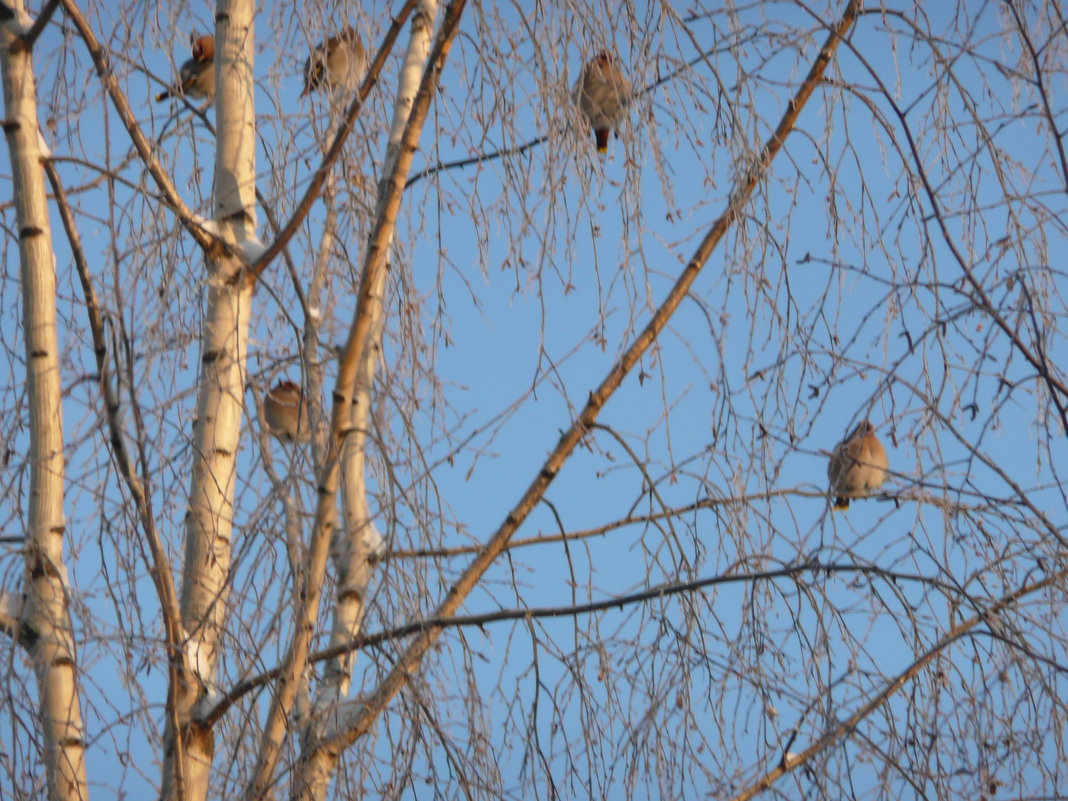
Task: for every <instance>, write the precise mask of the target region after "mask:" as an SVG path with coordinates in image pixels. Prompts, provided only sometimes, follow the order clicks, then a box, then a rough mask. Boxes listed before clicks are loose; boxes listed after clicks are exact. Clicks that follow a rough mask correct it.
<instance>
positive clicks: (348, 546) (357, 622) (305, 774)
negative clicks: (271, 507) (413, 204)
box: [293, 0, 438, 801]
mask: <svg viewBox="0 0 1068 801" xmlns="http://www.w3.org/2000/svg"><path fill="white" fill-rule="evenodd" d="M437 10H438V5H437V0H422V2H421V3H420V4H419V8H418V10H417V11H416V13H415V15H414V16H413V18H412V35H411V38H410V40H409V42H408V49H407V52H406V53H405V56H404V64H403V66H402V68H401V73H400V80H399V84H398V87H397V98H396V102H395V103H394V108H393V122H392V125H391V127H390V135H389V144H388V146H387V150H386V158H385V162H384V165H383V175H384V176H387V177H388V176H390V175H391V173H392V172H393V170H394V168H395V166H396V164H397V160H398V157H399V155H400V143H401V137H402V135H403V133H404V128H405V126H406V125H407V123H408V118H409V116H410V113H411V109H412V104H413V102H414V100H415V95H416V92H417V91H418V89H419V82H420V80H421V78H422V76H423V71H424V69H425V67H426V60H427V55H428V54H429V51H430V38H431V34H432V33H433V29H434V19H435V18H436V16H437ZM386 188H387V187H386V185H385V183H383V186H382V187H380V190H379V203H378V208H376V214H375V220H376V221H378V220H380V219H381V217H382V212H383V208H382V205H383V203H384V197H385V194H386ZM395 219H396V218H395V216H394V217H393V218H392V219H390V220H389V222H388V225H389V230H388V231H387V232H386V235H385V237H384V239H385V246H384V249H385V252H386V254H387V255H386V256H385V258H386V259H387V261H388V252H389V249H390V247H391V245H392V242H393V235H394V225H395ZM366 258H367V259H368V260H370V258H372V254H371V253H370V252H369V253H368V254H367V256H366ZM364 269H365V270H366V269H367V266H366V265H365V268H364ZM388 272H389V271H388V269H380V270H377V271H376V272H375V273H374V281H373V283H372V285H371V289H370V304H369V306H368V309H367V313H368V315H369V316H370V318H371V319H370V334H369V336H368V340H367V346H366V347H365V348H364V350H363V352H362V353H360V354H359V356H358V363H357V367H356V378H355V383H354V387H353V394H352V403H351V408H350V411H349V416H348V425H349V431H348V433H347V435H346V436H345V439H344V443H343V445H342V452H341V502H342V518H343V519H342V525H341V527H340V528H339V530H338V531H337V534H336V537H335V541H334V543H333V553H332V557H333V562H334V570H335V572H336V577H337V601H336V605H335V608H334V620H333V626H332V629H331V633H330V646H331V647H333V646H336V645H344V644H345V643H347V642H349V641H351V640H352V639H353V638H354V637H355V636H356V635H357V634H359V632H360V626H361V623H362V621H363V614H364V609H365V604H366V596H367V588H368V586H369V584H370V581H371V577H372V574H373V572H374V565H375V562H376V561H377V558H378V557H379V555H380V553H381V549H382V547H383V545H384V542H383V539H382V535H381V534H380V532H379V530H378V528H377V527H376V526H375V523H374V520H373V519H372V517H371V510H370V504H369V502H368V489H367V482H366V449H367V435H368V432H369V430H370V426H371V392H372V387H373V385H374V377H375V370H376V369H377V366H378V362H379V358H380V356H381V351H382V329H383V325H384V321H385V313H384V295H385V287H386V277H387V275H388ZM354 664H355V654H354V653H352V652H349V653H346V654H342V655H340V656H337V657H334V658H333V659H330V660H329V661H328V662H327V663H326V665H325V667H324V669H323V678H322V682H321V684H320V686H319V689H318V691H317V693H316V697H315V702H314V704H313V708H312V713H311V719H310V720H309V721H308V723H307V726H306V728H305V731H304V733H303V751H304V753H305V754H306V756H307V757H308V758H305V759H303V760H302V761H301V763H300V766H299V768H298V775H297V777H296V780H295V783H294V788H293V796H294V797H295V798H301V799H308V801H311V799H322V798H325V797H326V793H327V790H328V789H329V786H330V779H331V777H332V776H333V773H334V770H335V768H336V765H337V757H338V753H337V752H335V751H328V750H326V749H321V748H318V747H317V745H318V743H319V742H320V740H321V739H322V736H323V735H324V734H325V733H327V732H333V731H335V730H336V727H337V725H338V721H337V720H331V716H332V715H336V714H339V713H340V712H341V709H342V704H341V700H342V699H343V698H344V696H345V695H346V694H347V693H348V691H349V685H350V682H351V680H352V672H353V666H354Z"/></svg>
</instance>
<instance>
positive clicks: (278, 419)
mask: <svg viewBox="0 0 1068 801" xmlns="http://www.w3.org/2000/svg"><path fill="white" fill-rule="evenodd" d="M263 416H264V418H265V419H266V422H267V430H268V431H270V432H271V434H273V435H274V436H275V437H277V438H278V439H280V440H282V441H283V442H306V441H307V440H308V439H309V438H310V437H311V425H310V424H309V420H308V402H307V400H305V398H304V393H303V391H301V388H300V385H299V384H295V383H293V382H292V381H279V382H278V383H277V384H275V385H274V387H272V388H271V391H270V392H268V393H267V397H266V398H264V401H263Z"/></svg>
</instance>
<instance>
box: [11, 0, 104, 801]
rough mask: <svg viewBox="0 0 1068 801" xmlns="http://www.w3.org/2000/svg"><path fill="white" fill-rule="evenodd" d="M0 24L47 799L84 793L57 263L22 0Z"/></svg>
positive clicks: (29, 571) (31, 620) (30, 620)
mask: <svg viewBox="0 0 1068 801" xmlns="http://www.w3.org/2000/svg"><path fill="white" fill-rule="evenodd" d="M15 11H16V14H15V18H14V19H13V20H11V21H10V22H8V23H4V24H3V25H0V50H2V54H0V62H2V67H3V79H4V120H3V127H4V133H5V134H6V136H7V144H8V150H9V152H10V154H11V167H12V181H13V184H14V188H15V209H16V215H17V221H18V238H19V258H20V264H21V280H22V327H23V336H24V338H25V345H26V385H27V389H28V395H29V415H30V456H29V462H30V495H29V506H28V509H27V510H26V521H27V531H26V541H25V542H26V544H25V547H24V554H25V560H26V575H25V585H24V592H25V593H26V598H25V603H24V605H23V607H22V609H21V610H19V614H20V617H21V625H20V629H21V631H20V641H21V642H23V643H24V644H25V645H26V646H27V649H28V651H29V656H30V661H31V662H32V663H33V668H34V672H35V673H36V676H37V694H38V716H39V722H40V731H41V744H42V747H43V750H44V753H43V754H42V755H41V759H42V761H43V763H44V768H45V773H46V775H47V779H48V796H49V798H51V799H56V800H58V799H65V800H69V801H74V800H75V799H78V800H81V799H87V798H88V797H89V791H88V788H87V786H86V771H85V734H84V727H83V723H82V712H81V706H80V701H79V692H78V681H77V671H76V665H77V659H76V654H75V649H74V638H73V633H72V630H71V618H70V609H69V607H68V603H67V599H68V597H69V596H70V593H69V587H68V582H67V568H66V565H65V564H64V563H63V537H64V534H65V521H64V516H63V491H64V487H63V482H64V457H63V409H62V402H61V396H60V381H59V354H58V338H57V333H56V270H55V267H56V259H55V254H54V252H53V250H52V233H51V230H50V227H49V224H48V207H47V202H46V196H45V187H44V175H43V171H42V169H41V157H42V155H47V152H46V153H44V154H42V152H41V145H40V143H43V141H44V140H43V139H42V138H41V134H40V129H39V127H38V123H37V108H36V100H37V97H36V87H35V84H34V76H33V63H32V60H31V58H30V52H29V51H27V50H24V49H22V48H21V47H20V44H21V40H20V38H19V35H18V23H19V20H20V18H21V19H23V20H24V19H25V12H24V11H23V9H22V3H21V0H19V1H18V2H17V3H16V5H15Z"/></svg>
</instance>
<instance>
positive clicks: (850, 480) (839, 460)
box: [827, 420, 887, 509]
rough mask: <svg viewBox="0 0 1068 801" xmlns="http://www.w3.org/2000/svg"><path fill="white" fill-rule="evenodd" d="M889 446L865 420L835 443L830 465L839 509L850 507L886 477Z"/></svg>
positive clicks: (835, 506)
mask: <svg viewBox="0 0 1068 801" xmlns="http://www.w3.org/2000/svg"><path fill="white" fill-rule="evenodd" d="M886 468H887V460H886V449H885V448H883V443H881V442H879V438H878V437H877V436H875V427H874V426H873V425H872V424H871V422H870V421H868V420H865V421H864V422H862V423H860V424H859V425H858V426H857V427H856V428H854V429H853V430H852V431H851V432H849V436H847V437H846V438H845V439H843V440H842V441H841V442H839V443H838V445H837V446H835V449H834V452H833V453H832V454H831V461H830V463H829V464H828V465H827V477H828V478H829V479H830V480H831V492H833V493H834V494H835V495H836V496H837V497H836V498H835V501H834V508H835V509H848V508H849V501H850V500H851V499H852V498H865V497H867V496H868V495H869V494H870V493H871V491H872V490H873V489H875V488H876V487H878V486H879V485H881V484H882V483H883V482H884V481H885V480H886Z"/></svg>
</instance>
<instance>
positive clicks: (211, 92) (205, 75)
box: [156, 34, 215, 101]
mask: <svg viewBox="0 0 1068 801" xmlns="http://www.w3.org/2000/svg"><path fill="white" fill-rule="evenodd" d="M190 49H191V50H192V51H193V57H192V58H191V59H189V60H188V61H186V62H185V63H184V64H182V66H181V68H179V70H178V83H176V84H175V85H174V86H172V87H171V88H170V89H167V90H165V91H163V92H160V93H159V94H158V95H156V100H157V101H158V100H166V99H167V98H169V97H179V96H181V95H185V96H186V97H194V98H205V97H215V37H214V36H212V35H211V34H207V35H204V36H197V35H196V34H194V35H193V36H192V37H191V48H190Z"/></svg>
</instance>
